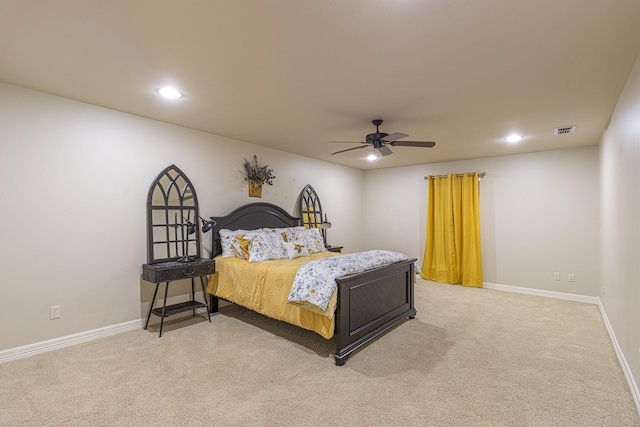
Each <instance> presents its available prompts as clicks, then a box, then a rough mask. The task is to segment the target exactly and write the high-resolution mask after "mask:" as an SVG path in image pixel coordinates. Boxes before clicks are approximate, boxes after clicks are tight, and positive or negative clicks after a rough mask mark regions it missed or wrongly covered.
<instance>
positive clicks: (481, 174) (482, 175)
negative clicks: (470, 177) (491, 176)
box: [424, 172, 487, 179]
mask: <svg viewBox="0 0 640 427" xmlns="http://www.w3.org/2000/svg"><path fill="white" fill-rule="evenodd" d="M473 173H475V172H473ZM486 174H487V173H486V172H479V173H478V178H484V176H485V175H486ZM429 176H438V177H440V178H446V177H447V175H427V176H425V177H424V179H429ZM456 176H458V177H461V178H462V177H463V176H464V174H463V173H457V174H456Z"/></svg>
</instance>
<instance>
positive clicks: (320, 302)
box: [288, 250, 409, 311]
mask: <svg viewBox="0 0 640 427" xmlns="http://www.w3.org/2000/svg"><path fill="white" fill-rule="evenodd" d="M406 259H409V257H408V256H406V255H405V254H402V253H399V252H391V251H382V250H374V251H366V252H357V253H353V254H348V255H342V256H336V257H332V258H323V259H318V260H315V261H312V262H310V263H308V264H305V265H303V266H302V267H300V269H299V270H298V273H297V274H296V277H295V278H294V280H293V286H291V292H290V293H289V298H288V301H289V302H292V303H294V304H302V305H306V304H307V303H310V304H313V305H315V306H317V307H320V309H321V310H323V311H324V310H326V309H327V305H328V304H329V301H330V300H331V295H332V294H333V292H334V291H335V289H336V286H337V283H336V279H337V278H338V277H345V276H349V275H352V274H356V273H362V272H363V271H367V270H373V269H375V268H378V267H382V266H384V265H388V264H393V263H394V262H398V261H404V260H406Z"/></svg>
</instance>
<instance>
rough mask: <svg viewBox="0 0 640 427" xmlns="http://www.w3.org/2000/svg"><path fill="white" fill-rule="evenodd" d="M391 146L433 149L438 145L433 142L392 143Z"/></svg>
mask: <svg viewBox="0 0 640 427" xmlns="http://www.w3.org/2000/svg"><path fill="white" fill-rule="evenodd" d="M389 144H391V145H393V146H394V147H427V148H428V147H433V146H434V145H436V143H435V142H433V141H392V142H390V143H389Z"/></svg>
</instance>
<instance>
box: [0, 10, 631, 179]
mask: <svg viewBox="0 0 640 427" xmlns="http://www.w3.org/2000/svg"><path fill="white" fill-rule="evenodd" d="M638 54H640V1H638V0H593V1H589V2H586V1H584V0H535V1H524V0H519V1H518V0H456V1H451V0H316V1H311V0H182V1H178V0H101V1H100V0H94V1H86V0H55V1H53V0H51V1H45V0H37V1H36V0H0V81H3V82H6V83H10V84H15V85H19V86H23V87H27V88H32V89H36V90H40V91H43V92H47V93H51V94H55V95H60V96H64V97H68V98H71V99H75V100H79V101H83V102H87V103H91V104H95V105H100V106H104V107H107V108H112V109H115V110H119V111H124V112H128V113H132V114H137V115H139V116H143V117H149V118H153V119H157V120H161V121H164V122H168V123H174V124H178V125H182V126H186V127H189V128H193V129H198V130H202V131H206V132H210V133H213V134H217V135H223V136H227V137H231V138H235V139H238V140H242V141H248V142H252V143H255V144H259V145H264V146H268V147H273V148H276V149H279V150H283V151H287V152H291V153H296V154H300V155H304V156H309V157H313V158H317V159H321V160H326V161H330V162H335V163H340V164H344V165H348V166H352V167H356V168H359V169H370V168H381V167H392V166H403V165H414V164H422V163H433V162H442V161H450V160H457V159H468V158H477V157H487V156H498V155H506V154H515V153H525V152H533V151H541V150H551V149H559V148H566V147H578V146H587V145H596V144H597V143H598V142H599V140H600V137H601V136H602V133H603V132H604V130H605V129H606V127H607V125H608V122H609V119H610V117H611V114H612V112H613V109H614V107H615V104H616V101H617V99H618V96H619V94H620V93H621V91H622V88H623V87H624V84H625V82H626V80H627V78H628V76H629V73H630V71H631V68H632V67H633V65H634V63H635V61H636V58H637V57H638ZM165 84H172V85H174V86H176V87H177V88H179V89H180V90H181V91H182V92H183V93H184V94H185V97H184V98H181V99H179V100H177V101H167V100H164V99H160V98H159V97H158V95H157V93H156V90H157V89H158V88H159V87H161V86H163V85H165ZM375 118H382V119H384V124H383V125H382V126H381V129H380V130H381V131H384V132H387V133H392V132H404V133H406V134H409V138H407V139H410V140H421V141H436V143H437V144H436V146H435V147H434V148H409V147H392V150H393V151H394V154H393V155H391V156H387V157H385V158H383V159H380V160H378V161H377V162H375V163H369V162H367V161H366V160H364V157H365V156H366V155H367V154H369V153H370V152H371V151H373V150H372V149H368V148H367V149H363V150H354V151H350V152H348V153H344V154H339V155H334V156H332V155H331V153H332V152H333V151H337V150H340V149H345V148H349V147H350V145H348V144H330V143H329V141H336V140H339V141H345V140H346V141H355V142H356V143H355V144H353V146H356V145H358V144H357V142H359V141H363V140H364V137H365V135H366V134H368V133H371V132H373V131H374V130H375V128H374V127H373V125H372V124H371V120H372V119H375ZM571 125H576V126H577V130H576V132H575V133H574V134H569V135H563V136H555V135H553V131H554V129H555V128H556V127H562V126H571ZM512 132H518V133H520V134H522V135H523V136H524V139H523V140H522V141H521V142H520V143H519V144H517V145H511V144H507V143H505V142H504V137H505V136H507V134H509V133H512ZM265 160H266V161H268V159H265Z"/></svg>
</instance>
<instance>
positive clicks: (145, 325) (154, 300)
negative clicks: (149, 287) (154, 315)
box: [144, 283, 160, 329]
mask: <svg viewBox="0 0 640 427" xmlns="http://www.w3.org/2000/svg"><path fill="white" fill-rule="evenodd" d="M159 286H160V283H156V290H155V292H154V293H153V299H152V300H151V305H150V306H149V314H147V323H145V324H144V329H147V326H149V319H150V318H151V311H152V310H153V306H154V305H155V303H156V295H158V287H159Z"/></svg>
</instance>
